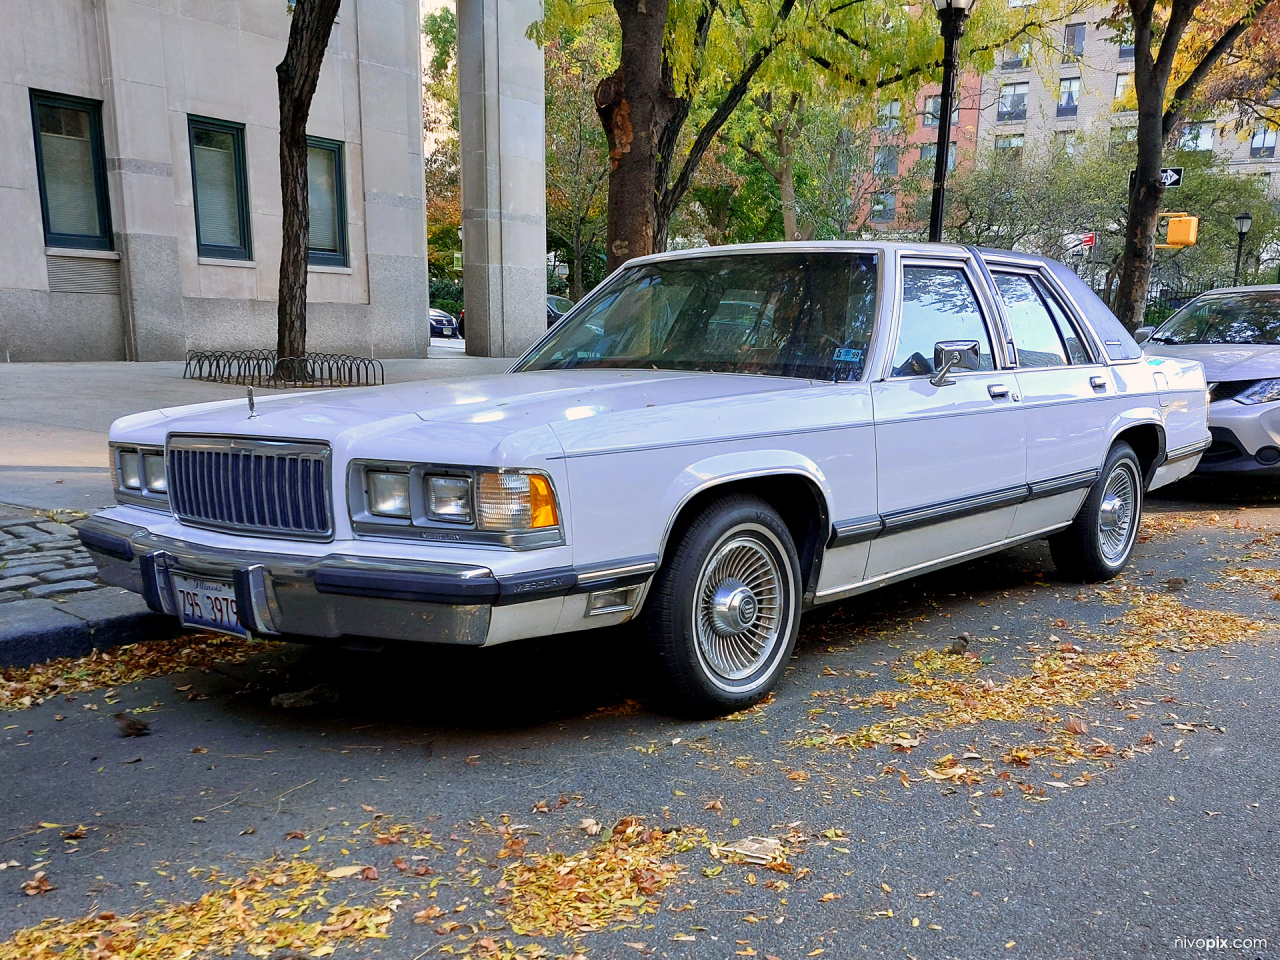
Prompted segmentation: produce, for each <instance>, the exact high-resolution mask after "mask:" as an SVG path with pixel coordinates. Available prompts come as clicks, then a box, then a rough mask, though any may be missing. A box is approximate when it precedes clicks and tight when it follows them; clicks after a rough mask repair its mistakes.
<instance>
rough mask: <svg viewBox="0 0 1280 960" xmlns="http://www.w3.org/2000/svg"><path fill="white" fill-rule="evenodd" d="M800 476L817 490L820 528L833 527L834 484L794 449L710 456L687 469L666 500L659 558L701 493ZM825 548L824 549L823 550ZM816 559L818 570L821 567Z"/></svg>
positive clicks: (670, 488) (663, 498)
mask: <svg viewBox="0 0 1280 960" xmlns="http://www.w3.org/2000/svg"><path fill="white" fill-rule="evenodd" d="M780 475H787V476H798V477H803V478H804V479H806V480H808V481H809V483H810V484H811V485H813V486H814V487H815V488H816V491H817V493H818V502H819V504H820V505H821V509H822V513H823V516H822V517H820V518H819V523H820V524H821V526H820V529H828V528H829V527H830V522H831V521H830V515H831V484H830V483H829V482H828V480H827V478H826V475H825V474H824V473H823V472H822V470H821V468H819V466H818V465H817V464H816V463H814V462H813V461H812V460H811V459H809V458H808V457H806V456H804V455H803V454H799V453H796V452H795V451H794V450H751V451H742V452H737V453H723V454H719V455H717V456H713V457H706V458H704V459H702V460H698V461H695V462H694V463H691V464H689V466H687V467H685V468H684V470H682V471H681V472H680V474H679V475H678V476H676V477H675V479H674V480H672V481H671V484H670V485H669V486H668V487H667V490H666V493H665V494H664V495H663V497H662V504H663V510H664V512H665V513H666V515H667V521H666V526H665V527H664V529H663V531H662V539H661V541H659V544H658V556H659V557H663V556H665V555H666V551H667V541H668V539H669V538H670V536H671V531H672V529H673V528H674V526H675V522H676V517H678V516H679V515H680V511H682V510H683V509H684V508H685V506H686V505H687V504H688V503H689V501H690V500H692V499H693V498H694V497H696V496H697V495H698V494H700V493H704V492H706V491H707V490H710V489H712V488H713V487H718V486H723V485H724V484H726V483H733V482H734V481H735V480H751V479H756V478H759V477H773V476H780ZM819 549H821V547H820V548H819ZM817 560H820V557H816V558H815V563H814V568H815V569H816V568H817V567H818V565H819V564H818V563H817V562H816V561H817Z"/></svg>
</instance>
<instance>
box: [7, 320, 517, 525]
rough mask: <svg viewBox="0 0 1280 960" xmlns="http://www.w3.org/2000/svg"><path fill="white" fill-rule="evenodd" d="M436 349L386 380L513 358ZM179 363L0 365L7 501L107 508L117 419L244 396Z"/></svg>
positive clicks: (493, 366)
mask: <svg viewBox="0 0 1280 960" xmlns="http://www.w3.org/2000/svg"><path fill="white" fill-rule="evenodd" d="M431 352H432V357H431V358H430V359H428V360H384V361H383V366H384V368H385V370H386V380H387V383H400V382H406V381H412V380H435V379H442V378H445V377H467V376H483V375H486V374H491V373H500V372H502V371H505V370H506V369H507V368H508V367H510V365H511V363H512V361H511V360H505V359H491V358H487V357H468V356H467V355H466V354H465V353H463V347H462V342H461V341H458V340H440V339H436V340H433V341H432V343H431ZM182 368H183V364H182V362H181V361H171V362H163V363H12V364H0V503H10V504H19V505H22V506H26V507H35V508H38V509H41V510H85V511H93V510H97V509H100V508H102V507H106V506H110V504H111V503H112V493H111V480H110V477H109V474H108V470H107V431H108V429H109V428H110V427H111V423H112V421H114V420H116V419H117V418H118V417H123V416H125V415H126V414H130V413H137V412H139V411H142V410H153V409H155V408H157V407H172V406H179V405H181V404H184V403H202V402H205V401H209V400H224V399H228V398H232V397H243V396H244V395H245V390H244V387H236V386H228V385H226V384H217V383H201V382H199V381H194V380H183V379H182ZM351 389H360V388H351ZM255 392H256V393H258V394H259V395H260V396H261V395H266V394H270V393H278V392H281V391H272V390H256V391H255Z"/></svg>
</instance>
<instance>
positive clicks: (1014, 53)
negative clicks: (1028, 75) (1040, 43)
mask: <svg viewBox="0 0 1280 960" xmlns="http://www.w3.org/2000/svg"><path fill="white" fill-rule="evenodd" d="M1030 62H1031V41H1030V40H1022V41H1019V42H1017V43H1011V44H1009V46H1007V47H1005V48H1004V51H1003V53H1002V55H1001V61H1000V69H1001V70H1021V69H1022V68H1023V67H1025V66H1026V65H1027V64H1029V63H1030Z"/></svg>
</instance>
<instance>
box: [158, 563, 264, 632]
mask: <svg viewBox="0 0 1280 960" xmlns="http://www.w3.org/2000/svg"><path fill="white" fill-rule="evenodd" d="M170 576H171V579H172V581H173V593H174V597H175V598H176V599H177V601H178V619H179V620H181V621H182V623H183V624H184V625H186V626H188V627H200V628H202V629H204V630H216V631H217V632H218V633H229V634H232V635H233V636H237V637H243V636H244V635H245V632H244V627H242V626H240V618H239V617H238V616H237V615H236V591H235V588H234V587H233V586H232V585H231V584H229V583H227V582H226V581H223V580H204V579H202V578H199V577H185V576H182V575H181V574H177V573H175V574H171V575H170Z"/></svg>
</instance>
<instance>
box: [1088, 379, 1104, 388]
mask: <svg viewBox="0 0 1280 960" xmlns="http://www.w3.org/2000/svg"><path fill="white" fill-rule="evenodd" d="M1089 386H1091V387H1093V389H1095V390H1105V389H1107V381H1106V380H1104V379H1102V377H1090V378H1089Z"/></svg>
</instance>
